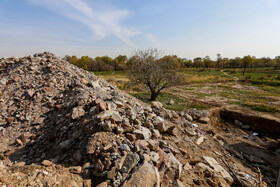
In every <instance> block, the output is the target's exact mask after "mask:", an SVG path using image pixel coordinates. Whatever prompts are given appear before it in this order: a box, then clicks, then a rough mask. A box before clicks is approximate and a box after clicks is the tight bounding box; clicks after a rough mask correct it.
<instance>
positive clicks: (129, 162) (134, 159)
mask: <svg viewBox="0 0 280 187" xmlns="http://www.w3.org/2000/svg"><path fill="white" fill-rule="evenodd" d="M139 161H140V157H139V156H138V154H132V153H128V154H127V156H126V159H125V161H124V163H123V166H122V169H121V172H122V173H129V172H130V171H131V170H132V169H133V168H134V167H135V166H136V165H137V164H138V162H139Z"/></svg>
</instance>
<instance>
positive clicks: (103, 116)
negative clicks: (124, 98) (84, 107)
mask: <svg viewBox="0 0 280 187" xmlns="http://www.w3.org/2000/svg"><path fill="white" fill-rule="evenodd" d="M111 115H112V111H109V110H106V111H103V112H100V113H99V114H98V115H97V116H96V117H97V119H98V120H99V121H104V120H106V119H109V118H110V117H111Z"/></svg>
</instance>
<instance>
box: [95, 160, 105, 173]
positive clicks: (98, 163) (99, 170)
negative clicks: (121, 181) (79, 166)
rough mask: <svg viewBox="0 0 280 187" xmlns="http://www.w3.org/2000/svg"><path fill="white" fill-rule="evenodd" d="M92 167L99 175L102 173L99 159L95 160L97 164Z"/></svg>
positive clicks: (102, 167)
mask: <svg viewBox="0 0 280 187" xmlns="http://www.w3.org/2000/svg"><path fill="white" fill-rule="evenodd" d="M94 167H95V170H96V171H97V172H99V173H101V172H103V171H104V165H103V164H102V162H101V160H100V159H98V160H97V163H96V164H95V166H94Z"/></svg>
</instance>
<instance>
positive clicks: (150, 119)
mask: <svg viewBox="0 0 280 187" xmlns="http://www.w3.org/2000/svg"><path fill="white" fill-rule="evenodd" d="M0 75H1V76H0V77H1V78H0V132H1V134H0V167H1V168H2V169H1V173H0V185H1V186H5V185H10V186H15V185H17V186H26V185H31V186H36V185H43V186H83V185H84V186H96V185H99V186H160V185H162V186H196V185H202V186H230V185H243V186H244V185H246V186H254V185H256V184H258V183H262V185H266V183H265V182H262V180H260V179H261V178H262V174H261V173H260V172H258V171H259V170H256V169H255V167H256V166H254V165H253V164H252V165H250V164H248V161H247V160H246V159H242V158H241V156H240V154H239V153H238V151H236V150H235V149H234V146H230V145H229V144H230V143H229V142H227V140H226V138H225V137H228V136H229V134H227V133H225V132H224V130H223V129H222V130H221V129H219V128H218V129H217V127H216V126H215V125H212V123H213V119H212V118H211V119H210V118H209V114H208V112H207V111H199V110H196V109H192V110H189V111H185V112H180V113H178V112H175V111H169V110H166V109H164V108H163V107H162V105H161V103H158V102H153V103H152V105H151V106H148V105H146V104H144V103H141V102H140V101H138V100H137V99H135V98H133V97H131V96H129V95H127V94H125V93H123V92H122V91H120V90H118V89H117V88H116V87H115V86H112V85H110V84H108V83H107V82H106V81H104V80H102V79H100V78H98V77H96V76H95V75H94V74H93V73H90V72H87V71H84V70H82V69H79V68H77V67H75V66H73V65H71V64H69V63H68V62H66V61H65V60H63V59H62V58H59V57H57V56H55V55H53V54H51V53H48V52H45V53H39V54H35V55H34V56H28V57H23V58H15V57H12V58H4V59H0ZM228 128H231V127H228ZM221 134H223V135H224V136H225V137H223V136H222V135H221ZM240 136H241V134H240ZM252 141H253V140H252ZM273 154H276V156H279V152H277V151H275V152H274V153H273ZM247 156H249V158H250V159H251V161H250V162H251V163H256V161H257V163H258V164H259V165H258V166H259V167H261V166H263V165H265V164H266V160H263V159H259V160H258V158H257V157H256V156H254V157H253V155H247ZM275 161H277V162H278V161H279V160H277V157H276V159H275ZM278 167H279V165H278ZM261 168H262V167H261ZM266 169H267V168H266ZM277 169H279V168H277V166H275V167H274V168H272V169H270V168H269V169H267V170H269V171H272V173H271V174H270V176H267V177H266V178H264V180H265V181H266V182H267V183H268V184H275V183H276V178H277V176H275V173H274V172H275V171H276V170H277ZM262 171H263V170H262ZM276 175H277V174H276Z"/></svg>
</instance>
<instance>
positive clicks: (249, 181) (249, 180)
mask: <svg viewBox="0 0 280 187" xmlns="http://www.w3.org/2000/svg"><path fill="white" fill-rule="evenodd" d="M237 177H238V179H239V180H241V181H242V182H243V183H244V184H245V185H246V186H248V187H254V186H257V185H258V184H259V181H258V180H257V179H256V178H254V177H252V176H251V175H249V174H247V173H245V172H237Z"/></svg>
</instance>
